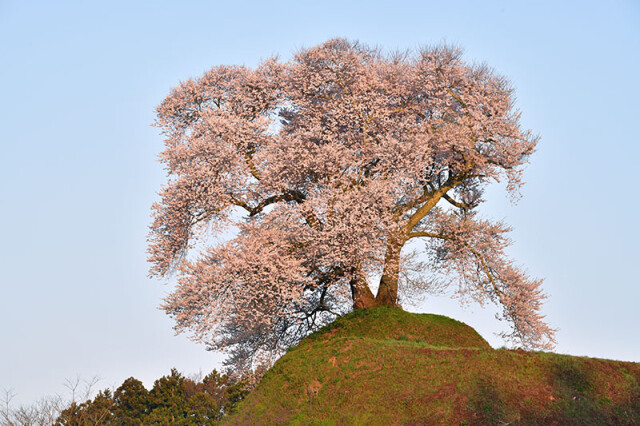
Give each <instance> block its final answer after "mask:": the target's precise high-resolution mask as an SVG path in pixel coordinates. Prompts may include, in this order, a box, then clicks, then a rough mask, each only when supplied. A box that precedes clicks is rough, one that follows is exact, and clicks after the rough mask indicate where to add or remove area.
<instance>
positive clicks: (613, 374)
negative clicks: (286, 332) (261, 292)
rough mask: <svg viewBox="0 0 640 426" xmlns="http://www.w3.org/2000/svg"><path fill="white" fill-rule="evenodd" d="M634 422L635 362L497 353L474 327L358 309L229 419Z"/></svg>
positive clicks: (307, 344) (639, 397)
mask: <svg viewBox="0 0 640 426" xmlns="http://www.w3.org/2000/svg"><path fill="white" fill-rule="evenodd" d="M509 422H515V423H518V424H611V423H614V424H615V423H619V424H640V364H637V363H625V362H617V361H608V360H601V359H593V358H585V357H572V356H567V355H558V354H552V353H544V352H525V351H518V350H516V351H513V350H504V349H500V350H494V349H491V347H490V346H489V345H488V344H487V342H486V341H485V340H484V339H482V337H480V336H479V335H478V333H477V332H476V331H475V330H473V329H472V328H471V327H469V326H467V325H465V324H463V323H461V322H458V321H455V320H452V319H450V318H447V317H443V316H439V315H424V314H411V313H407V312H403V311H401V310H398V309H389V308H376V309H369V310H362V311H356V312H355V313H353V314H350V315H347V316H345V317H344V318H341V319H340V320H338V321H336V322H335V323H333V324H330V325H329V326H327V327H325V328H323V329H322V330H320V331H319V332H318V333H315V334H314V335H312V336H309V337H308V338H307V339H305V340H303V341H302V342H301V343H300V345H298V346H297V347H296V348H293V349H292V350H290V351H289V352H288V353H287V354H286V355H285V356H283V357H282V358H281V359H280V360H279V361H278V362H277V363H276V364H275V365H274V366H273V368H272V369H271V370H269V372H267V374H266V375H265V377H264V379H263V381H262V382H261V383H260V385H259V386H258V388H257V389H256V390H255V391H254V392H252V393H251V394H250V395H249V397H248V398H247V400H246V401H244V402H243V403H242V405H241V407H240V409H239V413H238V415H236V416H235V417H233V418H232V419H231V423H233V424H301V425H302V424H304V425H307V424H319V425H320V424H322V425H331V424H433V423H438V424H440V423H445V424H499V423H509Z"/></svg>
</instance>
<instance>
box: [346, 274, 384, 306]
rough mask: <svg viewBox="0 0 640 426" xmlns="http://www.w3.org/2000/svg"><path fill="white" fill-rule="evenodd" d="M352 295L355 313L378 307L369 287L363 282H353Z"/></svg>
mask: <svg viewBox="0 0 640 426" xmlns="http://www.w3.org/2000/svg"><path fill="white" fill-rule="evenodd" d="M351 295H352V297H353V310H354V311H355V310H357V309H367V308H373V307H375V306H378V305H377V303H376V298H375V296H374V295H373V293H372V292H371V289H370V288H369V285H368V284H367V283H366V282H365V281H363V280H353V281H352V282H351Z"/></svg>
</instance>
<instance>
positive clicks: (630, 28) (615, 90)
mask: <svg viewBox="0 0 640 426" xmlns="http://www.w3.org/2000/svg"><path fill="white" fill-rule="evenodd" d="M337 36H340V37H347V38H350V39H358V40H360V41H362V42H365V43H368V44H372V45H379V46H381V47H383V48H387V49H397V48H400V49H404V48H412V47H417V46H420V45H424V44H432V43H437V42H440V41H443V40H446V41H447V42H450V43H455V44H459V45H461V46H462V47H464V48H465V51H466V58H467V59H469V60H471V61H474V60H475V61H486V62H487V63H488V64H489V65H491V66H493V67H494V68H496V70H497V71H498V72H499V73H501V74H504V75H507V76H508V77H509V78H510V79H511V80H512V82H513V84H514V86H515V87H516V89H517V94H518V107H519V108H520V109H521V110H522V112H523V119H522V121H523V123H524V125H525V126H526V127H528V128H530V129H532V130H533V131H534V132H536V133H538V134H539V135H540V136H541V142H540V145H539V150H538V152H537V153H536V154H535V155H534V156H533V157H532V161H531V164H530V165H529V166H528V168H527V170H526V173H525V180H526V181H527V184H526V185H525V187H524V188H523V199H522V200H521V201H520V202H519V203H518V204H517V205H515V206H514V205H511V204H510V203H509V202H508V200H507V199H506V198H505V197H504V196H503V195H502V193H501V190H500V188H496V189H495V190H492V191H490V193H489V195H488V197H487V200H488V201H487V205H486V207H485V209H484V211H485V212H486V214H487V215H490V216H492V217H494V218H504V219H505V221H506V222H508V223H510V224H511V225H512V226H513V227H514V232H513V234H512V237H513V239H514V241H515V244H514V246H513V249H512V250H511V254H512V255H513V257H514V258H516V259H517V261H518V263H519V264H522V265H525V266H526V267H527V269H528V270H529V272H530V273H531V274H532V275H534V276H539V277H544V278H546V281H545V284H544V288H545V290H546V292H547V293H548V295H549V300H548V302H547V304H546V305H545V308H544V312H545V313H546V314H547V320H548V321H549V322H550V323H551V324H552V326H554V327H557V328H559V329H560V330H559V332H558V335H557V337H558V346H557V352H559V353H567V354H574V355H587V356H593V357H601V358H612V359H619V360H629V361H636V362H640V314H639V310H638V301H640V278H639V275H638V269H637V267H638V263H639V262H640V243H639V241H640V213H639V209H640V190H639V189H638V172H639V171H640V132H639V131H638V125H639V123H640V119H639V117H640V106H639V105H640V102H639V100H638V98H639V96H640V82H639V76H640V3H638V2H637V1H632V0H630V1H606V2H604V1H566V2H557V1H538V2H519V1H506V0H505V1H477V2H476V1H401V0H400V1H398V0H396V1H393V2H391V1H388V2H381V1H370V0H369V1H351V2H350V1H345V0H340V1H322V2H298V1H290V2H265V1H255V2H250V1H237V2H231V1H225V2H222V1H202V2H194V1H180V2H160V1H153V2H152V1H146V2H145V1H137V2H131V1H109V2H80V1H78V2H69V1H55V2H54V1H46V2H45V1H43V2H36V1H11V0H9V1H7V0H0V125H1V129H2V133H1V136H0V148H1V150H0V160H1V162H2V164H1V167H0V207H1V208H0V230H1V237H0V290H1V292H0V342H2V343H1V346H2V349H1V350H0V390H2V389H3V388H5V389H10V388H13V389H14V391H15V392H16V393H17V394H18V396H17V397H16V400H15V401H17V402H24V403H28V402H31V401H33V400H35V399H37V398H38V397H40V396H44V395H45V394H51V393H54V392H63V390H64V389H63V387H62V383H63V382H64V380H65V379H66V378H74V377H76V376H77V375H81V376H83V377H86V378H88V377H91V376H94V375H98V376H100V377H102V381H101V382H100V384H101V385H102V387H107V386H118V385H119V384H120V383H122V381H123V380H124V379H126V378H127V377H130V376H135V377H136V378H138V379H141V380H143V382H144V383H145V384H146V385H147V386H149V385H151V384H152V383H153V380H154V379H156V378H159V377H160V376H162V375H163V374H166V373H168V372H169V369H170V368H171V367H177V368H178V369H179V370H181V371H183V372H184V373H193V372H197V371H198V370H202V371H203V372H205V373H206V372H208V371H209V370H211V369H213V368H214V367H216V366H218V365H219V364H218V363H219V360H220V357H218V356H216V355H213V354H211V353H209V352H206V351H205V349H204V347H203V346H201V345H198V344H196V343H193V342H191V341H190V340H188V338H187V337H185V336H177V337H176V336H174V334H173V331H172V322H171V320H170V319H169V318H167V317H165V315H164V314H163V313H162V312H160V311H159V310H157V306H158V304H159V303H160V301H161V298H162V297H163V296H164V295H165V294H167V292H168V291H170V286H169V285H167V284H162V283H160V282H157V281H153V280H150V279H148V278H147V268H148V265H147V264H146V261H145V258H146V254H145V250H146V241H145V239H146V235H147V229H148V225H149V221H150V217H149V213H150V205H151V204H152V202H153V201H154V200H156V197H157V195H156V193H157V191H158V190H159V189H160V186H161V185H162V184H163V182H164V181H165V174H164V171H163V169H162V166H161V165H160V164H159V163H158V162H157V161H156V156H157V154H158V153H159V152H160V151H161V150H162V147H163V142H162V138H161V137H160V135H159V134H158V131H157V129H155V128H153V127H151V126H150V124H151V123H152V122H153V120H154V108H155V106H156V105H157V104H158V103H160V102H161V101H162V99H163V98H164V97H165V96H166V95H167V94H168V92H169V90H170V89H171V88H172V87H174V86H175V85H176V84H178V82H179V81H181V80H185V79H187V78H190V77H197V76H199V75H200V74H201V73H203V72H204V71H206V70H207V69H209V68H210V67H212V66H214V65H217V64H245V65H248V66H253V65H255V64H257V63H258V62H259V61H260V59H261V58H265V57H268V56H270V55H272V54H280V55H281V57H282V58H283V59H288V58H290V57H291V55H292V54H293V53H294V52H295V51H296V49H298V48H300V47H302V46H313V45H315V44H318V43H321V42H323V41H325V40H327V39H329V38H332V37H337ZM414 310H420V311H423V312H435V313H442V314H446V315H449V316H452V317H454V318H457V319H460V320H463V321H465V322H467V323H468V324H470V325H472V326H473V327H475V328H476V329H477V330H478V331H479V332H480V333H481V334H482V335H483V336H485V337H486V338H487V339H488V340H489V341H490V342H491V344H492V345H493V346H495V347H499V346H501V345H502V342H501V341H500V339H498V338H497V337H495V336H494V334H493V333H495V332H498V331H500V330H501V327H502V324H501V323H499V322H498V321H496V320H495V319H494V318H493V311H492V310H491V309H488V310H485V311H482V310H481V309H479V308H477V307H474V306H471V307H469V308H467V309H466V310H461V309H460V308H459V307H458V306H457V305H456V304H455V303H451V302H450V301H449V300H448V299H446V298H431V299H427V300H426V302H425V303H424V304H423V305H421V306H418V307H417V308H414Z"/></svg>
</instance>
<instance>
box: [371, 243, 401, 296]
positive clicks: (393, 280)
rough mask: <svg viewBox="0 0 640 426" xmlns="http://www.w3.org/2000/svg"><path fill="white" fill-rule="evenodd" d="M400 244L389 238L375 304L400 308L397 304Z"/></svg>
mask: <svg viewBox="0 0 640 426" xmlns="http://www.w3.org/2000/svg"><path fill="white" fill-rule="evenodd" d="M401 250H402V244H401V243H399V242H398V241H396V240H390V241H389V243H388V244H387V253H386V255H385V259H384V269H383V271H382V277H381V278H380V286H379V287H378V294H377V296H376V305H377V306H392V307H396V308H400V305H399V304H398V275H399V273H400V251H401Z"/></svg>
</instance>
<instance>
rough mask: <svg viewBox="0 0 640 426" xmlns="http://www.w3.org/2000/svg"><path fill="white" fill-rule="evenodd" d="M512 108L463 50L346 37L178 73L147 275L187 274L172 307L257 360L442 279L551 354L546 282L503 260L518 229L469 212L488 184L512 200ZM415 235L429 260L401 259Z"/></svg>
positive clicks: (524, 135) (497, 83) (183, 319)
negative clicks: (501, 185)
mask: <svg viewBox="0 0 640 426" xmlns="http://www.w3.org/2000/svg"><path fill="white" fill-rule="evenodd" d="M513 103H514V98H513V89H512V88H511V86H510V84H509V82H508V80H507V79H505V78H504V77H502V76H499V75H497V74H496V73H494V72H493V71H492V70H491V69H490V68H488V67H487V66H485V65H470V64H468V63H466V62H464V60H463V59H462V57H461V51H460V49H458V48H454V47H449V46H437V47H430V48H424V49H421V50H419V51H417V52H403V53H394V54H384V53H383V52H381V51H380V50H378V49H373V48H370V47H367V46H364V45H362V44H359V43H357V42H350V41H347V40H343V39H334V40H330V41H328V42H326V43H324V44H322V45H319V46H317V47H312V48H308V49H302V50H301V51H300V52H299V53H297V54H296V55H295V57H294V58H293V59H292V60H291V61H289V62H282V61H280V60H278V59H276V58H271V59H267V60H265V61H263V62H262V63H261V64H260V65H259V66H258V67H257V68H255V69H252V68H248V67H244V66H216V67H214V68H213V69H211V70H210V71H208V72H206V73H205V74H204V75H203V76H202V77H200V78H197V79H191V80H188V81H186V82H183V83H181V84H180V85H179V86H178V87H177V88H175V89H173V91H172V92H171V94H170V95H169V96H167V98H166V99H165V100H164V101H163V102H162V104H161V105H160V106H159V107H158V109H157V113H158V118H157V123H156V124H157V126H158V127H160V128H161V129H162V132H163V134H164V136H165V138H166V139H165V141H166V149H165V150H164V151H163V152H162V153H161V155H160V160H161V161H162V162H163V163H164V164H165V166H166V169H167V171H168V175H169V180H168V184H167V185H166V186H165V187H164V189H162V191H161V193H160V196H161V201H160V202H159V203H157V204H155V205H154V206H153V218H154V220H153V223H152V225H151V232H150V237H149V254H150V257H149V259H150V262H151V263H152V268H151V275H153V276H158V277H166V276H168V275H169V274H171V273H173V272H175V273H176V275H177V287H176V289H175V291H173V293H172V294H170V295H169V296H168V297H167V299H166V301H165V304H164V305H163V308H164V310H165V311H166V312H167V313H168V314H170V315H171V316H172V317H173V318H174V319H175V321H176V324H177V325H176V329H177V330H178V331H190V332H191V333H193V338H194V339H196V340H198V341H201V342H205V343H206V344H207V345H209V346H210V347H211V348H213V349H226V350H229V351H230V354H231V357H230V362H231V363H234V364H236V366H241V367H242V366H244V367H252V366H255V365H256V364H257V363H258V364H259V363H261V362H262V363H263V362H266V361H268V360H269V358H268V357H269V356H273V355H277V354H278V353H280V352H281V350H283V349H284V348H286V347H288V346H289V345H291V344H294V343H296V342H297V341H298V340H299V339H301V338H302V337H304V336H305V335H307V334H308V333H309V332H311V331H313V330H315V329H316V328H317V327H319V326H321V325H323V324H326V323H327V322H330V321H332V320H333V319H335V318H336V317H337V316H340V315H343V314H345V313H346V312H349V311H351V310H353V309H361V308H370V307H375V306H395V307H399V306H400V305H399V303H400V298H401V297H402V295H403V291H405V293H406V294H412V291H413V292H414V293H415V291H418V292H419V291H421V290H422V289H424V283H438V284H439V285H452V286H454V288H456V289H457V291H456V292H457V294H458V295H460V296H461V297H463V298H468V299H471V300H475V301H478V302H480V303H483V302H484V301H492V302H495V303H496V304H497V305H498V306H500V307H501V311H502V314H501V318H503V319H505V320H507V321H508V322H509V323H510V325H511V328H512V330H511V332H510V333H506V334H505V335H504V336H503V337H504V338H506V339H508V340H511V341H515V342H517V343H518V344H520V345H522V346H523V347H525V348H551V347H552V345H553V343H554V340H553V332H554V330H553V329H551V328H549V327H548V326H547V325H546V324H545V322H544V321H543V319H544V317H543V316H542V315H541V313H540V310H541V302H542V301H543V299H544V298H545V295H544V294H543V292H542V290H541V288H540V285H541V281H540V280H536V279H531V278H530V277H528V276H527V275H526V274H525V273H524V272H523V271H521V270H520V269H518V268H517V267H516V266H515V265H514V263H513V262H512V261H511V260H510V259H509V258H508V257H507V256H506V254H505V248H506V247H507V246H508V245H509V243H510V241H509V239H508V237H507V235H506V234H507V232H508V231H509V228H508V227H507V226H505V225H504V224H502V223H500V222H491V221H489V220H487V219H485V218H482V217H480V214H479V213H478V212H477V207H478V205H479V204H480V203H481V202H482V201H483V200H482V194H483V191H484V190H485V188H486V186H487V184H489V183H490V182H499V181H504V182H506V190H507V191H508V193H509V194H511V195H512V196H513V197H514V198H517V197H518V196H519V192H518V190H519V187H520V186H521V184H522V166H523V165H524V164H525V163H526V162H527V161H528V158H529V156H530V155H531V154H532V153H533V152H534V150H535V147H536V143H537V138H536V137H535V136H534V135H532V133H531V132H529V131H527V130H523V129H522V128H521V126H520V124H519V117H520V115H519V112H518V111H516V110H515V109H514V105H513ZM230 234H231V235H233V238H230V239H229V238H227V239H226V240H225V239H223V241H220V239H219V238H218V239H216V238H215V237H219V236H223V235H230ZM412 240H421V241H423V242H424V247H425V257H424V259H423V261H420V262H412V261H411V259H410V258H408V257H407V256H408V254H409V253H406V252H407V249H405V250H404V251H403V248H405V247H406V246H407V244H408V242H410V241H412ZM196 249H197V250H196ZM416 265H418V266H419V268H418V270H417V271H416V270H415V268H414V269H413V272H414V273H412V274H405V273H403V271H405V270H407V268H411V267H415V266H416ZM407 276H413V277H415V276H422V277H426V279H423V280H409V279H403V277H407ZM376 290H377V291H376ZM265 357H266V358H265Z"/></svg>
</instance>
